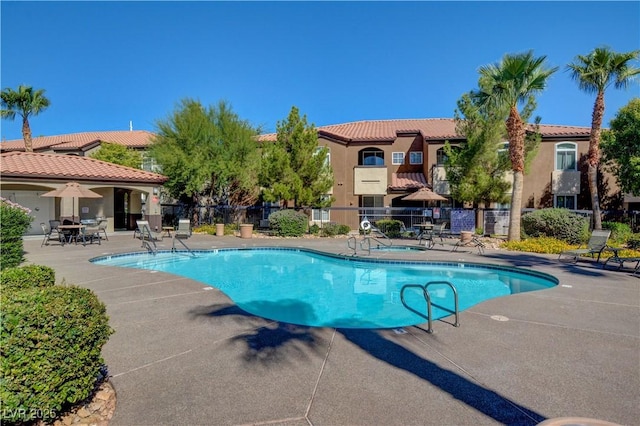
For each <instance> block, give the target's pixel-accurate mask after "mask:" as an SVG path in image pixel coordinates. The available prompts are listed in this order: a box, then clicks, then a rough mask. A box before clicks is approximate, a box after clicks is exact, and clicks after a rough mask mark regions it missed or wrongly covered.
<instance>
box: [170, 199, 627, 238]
mask: <svg viewBox="0 0 640 426" xmlns="http://www.w3.org/2000/svg"><path fill="white" fill-rule="evenodd" d="M278 210H279V208H278V207H274V206H213V205H205V206H198V207H190V206H188V205H186V204H162V225H163V226H177V223H178V220H179V219H182V218H189V219H191V221H192V223H193V224H194V226H199V225H205V224H214V223H253V224H254V226H255V227H256V228H257V229H259V228H268V218H269V215H270V214H271V213H273V212H275V211H278ZM533 210H534V209H524V210H523V214H526V213H528V212H531V211H533ZM574 212H575V213H577V214H580V215H583V216H585V217H587V218H591V211H590V210H574ZM307 213H308V214H310V216H311V218H312V219H316V220H313V222H314V223H316V224H318V225H319V226H320V227H322V226H323V225H324V224H325V223H336V222H338V221H336V220H332V218H333V217H341V218H347V220H343V221H339V222H342V223H345V224H346V223H350V224H352V228H355V227H357V225H358V224H360V222H362V220H364V219H367V220H368V221H369V222H371V223H375V222H377V221H379V220H381V219H394V220H399V221H401V222H402V223H403V225H404V227H405V228H406V229H410V228H415V227H416V226H417V225H418V224H421V223H424V222H432V223H434V224H438V223H443V222H446V223H448V227H449V229H450V230H451V231H452V233H458V232H459V231H460V230H470V231H475V230H476V229H482V230H483V232H484V233H485V234H486V235H493V234H498V235H501V234H502V235H506V234H507V231H508V223H509V210H506V209H483V210H482V212H481V214H477V211H476V210H475V209H456V208H445V207H442V208H440V207H424V208H418V207H375V208H374V207H329V208H325V209H321V210H320V209H316V210H314V211H313V212H312V211H308V212H307ZM478 218H479V219H480V220H482V222H481V223H476V221H477V219H478ZM603 221H608V222H621V223H627V224H628V225H629V226H630V227H631V229H632V230H633V232H640V211H636V210H632V211H605V212H603Z"/></svg>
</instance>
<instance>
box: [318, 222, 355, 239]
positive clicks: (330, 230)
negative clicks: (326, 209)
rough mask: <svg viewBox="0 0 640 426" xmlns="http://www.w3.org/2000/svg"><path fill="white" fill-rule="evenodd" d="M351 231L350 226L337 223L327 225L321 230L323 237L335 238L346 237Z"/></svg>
mask: <svg viewBox="0 0 640 426" xmlns="http://www.w3.org/2000/svg"><path fill="white" fill-rule="evenodd" d="M349 231H351V228H350V227H349V226H348V225H342V224H339V223H335V222H329V223H326V224H325V225H324V226H323V227H322V229H321V230H320V235H321V236H322V237H335V236H336V235H346V234H348V233H349Z"/></svg>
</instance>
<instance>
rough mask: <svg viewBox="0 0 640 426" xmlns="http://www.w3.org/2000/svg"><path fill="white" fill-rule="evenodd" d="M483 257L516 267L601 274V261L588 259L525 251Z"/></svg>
mask: <svg viewBox="0 0 640 426" xmlns="http://www.w3.org/2000/svg"><path fill="white" fill-rule="evenodd" d="M483 258H486V259H488V260H489V259H490V260H500V261H502V262H505V263H508V264H510V265H512V266H516V267H537V266H549V267H556V268H561V269H562V271H563V272H568V273H571V274H576V275H587V276H592V277H599V276H602V275H603V270H602V263H596V262H595V261H589V260H586V261H585V260H581V261H579V262H577V263H571V262H560V261H558V260H557V259H548V258H543V257H540V256H534V255H530V254H527V253H522V254H513V252H509V254H500V253H485V255H484V256H483Z"/></svg>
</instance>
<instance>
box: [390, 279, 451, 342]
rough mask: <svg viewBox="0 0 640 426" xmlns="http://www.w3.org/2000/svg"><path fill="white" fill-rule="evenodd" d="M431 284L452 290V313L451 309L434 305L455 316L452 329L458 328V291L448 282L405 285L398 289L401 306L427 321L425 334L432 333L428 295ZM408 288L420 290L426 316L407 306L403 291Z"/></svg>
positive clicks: (429, 297)
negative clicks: (446, 286)
mask: <svg viewBox="0 0 640 426" xmlns="http://www.w3.org/2000/svg"><path fill="white" fill-rule="evenodd" d="M433 284H445V285H448V286H449V287H451V290H453V303H454V310H453V311H452V310H451V309H447V308H445V307H444V306H439V305H436V306H437V307H439V308H440V309H444V310H445V311H448V312H451V313H452V314H455V318H456V320H455V323H454V324H453V326H454V327H460V322H459V321H458V291H457V290H456V287H455V286H454V285H453V284H452V283H450V282H449V281H429V282H428V283H426V284H425V285H420V284H406V285H404V286H403V287H402V289H400V300H401V301H402V304H403V305H404V307H405V308H407V309H409V310H410V311H412V312H414V313H416V314H418V315H420V316H421V317H423V318H426V319H427V323H428V327H427V333H433V324H432V322H433V316H432V315H431V304H432V303H431V296H430V295H429V286H430V285H433ZM408 288H419V289H421V290H422V294H423V295H424V300H425V301H426V302H427V315H424V314H423V313H422V312H419V311H417V310H415V309H413V308H412V307H411V306H409V305H407V303H406V302H405V300H404V291H405V290H406V289H408Z"/></svg>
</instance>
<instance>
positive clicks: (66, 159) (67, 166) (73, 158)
mask: <svg viewBox="0 0 640 426" xmlns="http://www.w3.org/2000/svg"><path fill="white" fill-rule="evenodd" d="M0 158H1V160H2V161H1V162H0V175H2V178H3V179H6V178H22V179H48V180H64V181H68V180H82V181H93V182H127V183H153V184H158V185H161V184H163V183H164V182H166V181H167V177H166V176H163V175H159V174H157V173H151V172H147V171H144V170H139V169H132V168H130V167H124V166H119V165H117V164H112V163H107V162H105V161H100V160H96V159H93V158H89V157H80V156H77V155H62V154H41V153H37V152H19V151H14V152H6V153H2V155H1V157H0Z"/></svg>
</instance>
